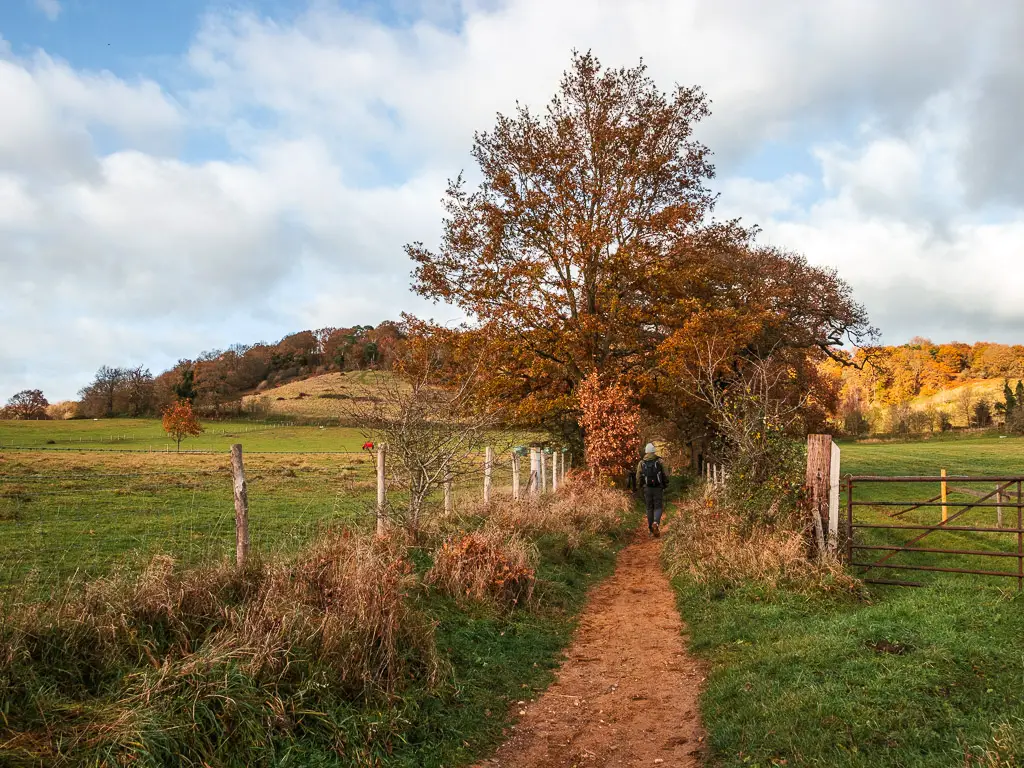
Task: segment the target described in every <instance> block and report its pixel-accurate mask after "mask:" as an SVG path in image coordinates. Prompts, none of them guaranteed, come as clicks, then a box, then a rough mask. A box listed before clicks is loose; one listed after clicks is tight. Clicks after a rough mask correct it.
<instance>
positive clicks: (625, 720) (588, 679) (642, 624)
mask: <svg viewBox="0 0 1024 768" xmlns="http://www.w3.org/2000/svg"><path fill="white" fill-rule="evenodd" d="M643 537H644V538H643V539H640V538H639V537H638V539H637V541H636V542H635V543H633V544H631V545H629V546H628V547H626V548H625V549H624V550H623V551H622V552H621V553H620V554H619V560H618V565H617V567H616V570H615V573H614V574H613V575H612V577H611V578H609V579H608V580H607V581H605V582H604V583H603V584H601V585H600V586H599V587H597V589H595V590H594V592H593V594H592V595H591V599H590V602H589V604H588V606H587V608H586V610H585V611H584V613H583V616H582V617H581V620H580V626H579V628H578V629H577V631H576V636H575V638H574V640H573V644H572V647H571V648H570V649H569V652H568V657H567V660H566V661H565V663H564V664H563V665H562V667H561V669H560V670H559V672H558V678H557V680H556V682H555V683H554V684H553V685H552V686H551V687H550V688H549V689H548V690H547V691H546V692H545V693H544V694H542V695H541V696H540V698H538V699H537V701H535V702H526V703H525V704H521V705H520V706H519V708H518V709H519V712H520V715H521V717H520V718H519V721H518V723H517V724H516V725H515V726H514V728H513V729H512V731H511V734H510V737H509V740H508V741H507V742H506V743H505V744H504V745H503V746H502V747H501V748H500V749H499V750H498V752H497V754H496V755H495V756H494V757H493V758H491V759H490V760H486V761H484V762H483V763H481V764H480V765H481V766H503V767H507V768H512V767H513V766H522V767H523V768H526V767H527V766H529V767H530V768H553V767H554V766H558V767H559V768H561V767H562V766H588V768H589V766H639V765H645V766H650V765H664V766H672V767H673V768H675V767H676V766H683V767H684V768H685V767H686V766H699V765H701V764H702V758H703V752H704V733H703V731H702V728H701V724H700V719H699V713H698V710H697V696H698V693H699V688H700V684H701V681H702V680H703V672H702V668H701V666H700V665H699V664H698V663H697V662H696V661H695V660H694V659H693V658H692V657H691V656H690V655H689V654H688V653H687V651H686V648H685V646H684V644H683V643H684V629H683V625H682V621H681V619H680V617H679V612H678V610H677V609H676V604H675V596H674V594H673V592H672V588H671V586H670V585H669V583H668V579H667V578H666V576H665V574H664V572H663V571H662V570H661V566H660V564H659V562H658V552H659V542H658V541H656V540H650V539H648V538H647V537H646V531H644V532H643ZM524 712H525V714H523V713H524Z"/></svg>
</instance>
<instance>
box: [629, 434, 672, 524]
mask: <svg viewBox="0 0 1024 768" xmlns="http://www.w3.org/2000/svg"><path fill="white" fill-rule="evenodd" d="M636 475H637V482H638V484H639V486H640V487H641V488H643V489H644V504H645V505H646V506H647V530H648V531H650V532H651V535H652V536H654V537H658V536H660V535H661V515H662V512H664V508H665V487H666V486H667V485H668V473H667V472H665V465H664V464H663V463H662V461H661V457H660V456H658V454H657V453H655V451H654V443H648V444H647V447H646V448H644V457H643V459H641V460H640V463H639V464H638V465H637V468H636Z"/></svg>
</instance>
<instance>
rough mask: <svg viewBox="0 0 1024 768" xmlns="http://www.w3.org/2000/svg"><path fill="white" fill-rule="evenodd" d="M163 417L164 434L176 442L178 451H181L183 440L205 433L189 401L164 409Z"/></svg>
mask: <svg viewBox="0 0 1024 768" xmlns="http://www.w3.org/2000/svg"><path fill="white" fill-rule="evenodd" d="M163 417H164V418H163V426H164V432H166V433H167V434H168V435H169V436H170V437H171V439H172V440H174V441H175V443H176V444H177V446H178V451H181V441H182V440H184V439H185V438H186V437H188V436H190V435H192V436H195V435H199V434H202V432H203V427H202V425H201V424H200V423H199V419H197V418H196V414H195V412H194V411H193V410H192V403H190V402H189V401H188V400H179V401H178V402H176V403H174V405H169V406H167V407H166V408H164V411H163Z"/></svg>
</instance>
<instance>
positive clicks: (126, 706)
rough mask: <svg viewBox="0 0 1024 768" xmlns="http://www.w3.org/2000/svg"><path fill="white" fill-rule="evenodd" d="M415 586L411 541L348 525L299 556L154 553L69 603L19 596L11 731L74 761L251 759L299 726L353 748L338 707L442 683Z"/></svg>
mask: <svg viewBox="0 0 1024 768" xmlns="http://www.w3.org/2000/svg"><path fill="white" fill-rule="evenodd" d="M413 584H414V577H413V574H412V566H411V565H410V562H409V560H408V559H407V557H406V552H405V545H404V543H402V542H401V541H399V540H398V539H397V538H372V537H369V536H359V535H352V534H350V533H347V532H343V533H337V534H331V535H328V536H327V537H325V538H322V539H321V540H319V541H318V542H317V543H316V544H315V545H313V546H312V547H310V548H309V549H307V550H306V551H304V552H303V553H302V554H301V555H300V556H299V557H298V558H296V559H294V560H291V561H284V560H272V561H263V562H260V561H254V562H252V563H251V564H250V565H248V566H247V567H245V568H244V569H236V568H234V567H233V566H232V565H231V564H230V563H227V562H224V563H220V564H217V565H214V566H208V567H203V568H178V567H177V566H176V564H175V562H174V560H173V559H171V558H169V557H157V558H154V559H153V560H152V561H151V562H150V563H149V566H148V567H147V568H146V569H145V571H144V572H143V573H142V574H141V575H139V576H136V577H129V576H126V575H116V576H113V577H110V578H106V579H102V580H99V581H95V582H92V583H90V584H87V585H86V586H85V588H84V589H83V590H82V591H81V593H80V594H77V595H76V596H74V597H73V598H69V599H65V600H62V601H59V602H51V603H45V604H42V603H18V602H16V601H15V600H14V599H12V598H8V600H7V601H6V602H5V603H3V604H2V605H0V710H2V711H3V712H5V713H7V716H6V719H5V722H4V723H3V725H2V726H0V743H6V744H7V745H8V747H7V749H14V750H15V752H14V753H8V755H11V754H17V755H18V756H19V757H21V758H24V759H29V760H44V759H45V760H47V761H49V760H56V761H59V760H66V761H69V762H71V763H75V764H80V763H82V762H93V761H98V762H103V761H104V760H107V761H109V762H110V763H112V764H121V763H124V762H132V761H138V760H142V761H144V762H145V763H147V764H149V763H157V764H160V763H162V762H164V761H171V762H177V761H179V760H183V759H184V760H185V761H186V762H194V763H196V764H205V763H207V762H209V761H212V762H218V763H223V762H228V763H238V764H244V763H247V762H248V763H255V762H260V761H262V760H264V759H265V758H266V757H267V756H268V755H270V754H273V753H274V750H275V744H277V743H278V742H279V741H281V740H282V739H291V738H293V737H296V736H299V735H305V736H307V737H309V738H310V739H312V742H313V743H326V744H328V745H332V746H331V749H332V750H333V751H334V752H335V753H336V754H337V753H339V752H340V753H342V754H346V750H347V747H346V744H350V743H351V740H350V739H349V738H348V737H347V736H346V731H345V726H344V724H343V723H340V722H339V721H338V720H337V719H336V718H333V717H332V716H331V715H330V714H329V713H330V712H331V711H332V709H333V710H334V711H337V709H338V708H339V707H344V706H352V705H355V704H360V703H362V704H367V703H372V702H381V703H385V702H387V701H389V700H390V699H391V697H393V696H395V695H398V694H400V693H401V692H402V691H403V690H404V689H406V688H408V687H409V686H410V685H419V686H426V687H428V688H429V687H431V686H433V685H435V684H436V682H437V681H438V679H439V675H438V659H437V655H436V646H435V642H434V636H433V633H434V629H433V626H432V624H431V623H430V622H428V621H427V620H426V619H425V618H424V617H423V616H422V615H421V614H420V613H419V612H418V611H417V610H415V609H414V608H413V606H412V605H411V603H410V601H409V599H408V598H409V592H410V589H411V587H412V586H413ZM11 745H15V746H11ZM16 745H21V747H17V746H16ZM2 754H3V753H2V752H0V755H2ZM225 754H229V755H230V759H229V760H224V759H223V757H224V755H225ZM218 756H219V757H218Z"/></svg>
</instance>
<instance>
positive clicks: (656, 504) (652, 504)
mask: <svg viewBox="0 0 1024 768" xmlns="http://www.w3.org/2000/svg"><path fill="white" fill-rule="evenodd" d="M644 503H645V504H646V505H647V527H648V528H650V527H651V526H652V525H654V524H655V523H657V524H658V525H661V513H662V512H663V511H664V507H665V489H664V488H647V487H645V488H644Z"/></svg>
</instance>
